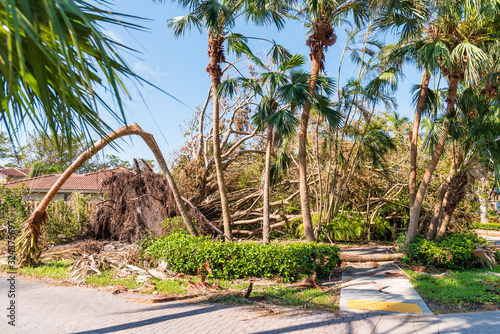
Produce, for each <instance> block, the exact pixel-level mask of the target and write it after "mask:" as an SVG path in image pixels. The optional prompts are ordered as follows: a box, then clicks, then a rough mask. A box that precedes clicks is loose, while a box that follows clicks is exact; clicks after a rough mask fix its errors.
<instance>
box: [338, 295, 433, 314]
mask: <svg viewBox="0 0 500 334" xmlns="http://www.w3.org/2000/svg"><path fill="white" fill-rule="evenodd" d="M347 303H348V304H347V305H348V308H349V309H351V310H370V311H386V312H399V313H414V314H424V313H423V312H422V310H421V309H420V307H418V305H417V304H409V303H391V302H379V301H373V300H357V299H348V300H347Z"/></svg>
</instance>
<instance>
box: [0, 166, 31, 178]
mask: <svg viewBox="0 0 500 334" xmlns="http://www.w3.org/2000/svg"><path fill="white" fill-rule="evenodd" d="M0 174H2V175H5V176H7V177H26V176H28V174H29V169H28V172H27V173H26V172H25V169H19V168H5V169H0Z"/></svg>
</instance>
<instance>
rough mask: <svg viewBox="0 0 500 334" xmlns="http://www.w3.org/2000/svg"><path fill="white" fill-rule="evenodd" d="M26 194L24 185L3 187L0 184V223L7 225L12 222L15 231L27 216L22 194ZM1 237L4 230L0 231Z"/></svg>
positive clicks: (3, 234)
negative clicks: (10, 187)
mask: <svg viewBox="0 0 500 334" xmlns="http://www.w3.org/2000/svg"><path fill="white" fill-rule="evenodd" d="M26 194H27V190H26V188H24V187H16V188H12V189H9V188H5V186H4V185H2V184H0V225H4V226H7V225H8V223H9V222H12V223H13V225H14V227H15V229H16V231H17V233H19V230H20V228H21V225H22V223H23V222H24V220H25V219H26V217H27V216H28V210H27V207H26V202H25V201H24V200H23V196H24V195H26ZM0 233H1V234H0V235H1V237H2V238H3V237H5V232H0Z"/></svg>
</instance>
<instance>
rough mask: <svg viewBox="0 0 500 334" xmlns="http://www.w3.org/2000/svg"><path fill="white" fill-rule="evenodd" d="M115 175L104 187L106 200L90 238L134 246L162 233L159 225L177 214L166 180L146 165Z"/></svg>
mask: <svg viewBox="0 0 500 334" xmlns="http://www.w3.org/2000/svg"><path fill="white" fill-rule="evenodd" d="M134 165H135V166H134V168H133V169H132V170H127V171H123V172H118V173H113V174H112V175H111V176H110V177H109V178H107V179H105V180H103V182H102V183H101V187H102V188H101V191H102V192H104V193H106V195H107V198H106V199H105V200H103V201H101V202H99V203H97V206H96V207H97V210H96V212H95V215H94V217H93V218H92V219H91V222H90V229H89V234H90V236H91V237H93V238H96V239H111V240H120V241H127V242H134V241H136V240H138V239H140V238H141V237H142V236H144V235H146V234H149V233H153V234H159V233H160V232H161V226H160V223H161V222H162V221H163V220H164V219H165V218H170V217H173V216H175V215H176V214H178V212H177V206H176V204H175V200H174V196H173V193H172V190H171V189H170V187H169V185H168V182H167V180H166V179H165V178H164V177H162V176H160V175H158V174H156V173H155V172H153V170H152V169H151V168H150V167H149V166H148V165H147V163H144V162H143V163H142V164H139V163H138V162H137V161H136V160H134Z"/></svg>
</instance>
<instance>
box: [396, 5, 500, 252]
mask: <svg viewBox="0 0 500 334" xmlns="http://www.w3.org/2000/svg"><path fill="white" fill-rule="evenodd" d="M499 9H500V8H499V6H498V4H497V2H496V1H493V0H491V1H480V2H479V1H458V0H445V1H439V2H437V6H436V13H435V14H434V20H433V21H431V22H430V23H429V26H428V29H427V30H428V37H427V38H426V40H424V41H422V42H423V43H424V45H423V46H422V47H421V49H420V50H419V51H418V52H419V53H420V55H421V58H422V59H425V60H424V61H425V62H427V63H435V64H437V66H438V67H439V68H440V69H441V73H442V74H443V75H444V76H445V77H446V78H447V79H448V98H447V106H446V113H445V120H444V124H443V131H442V133H441V136H440V138H439V140H438V142H437V144H436V147H435V149H434V152H433V154H432V157H431V161H430V163H429V166H428V167H427V169H426V171H425V174H424V176H423V178H422V181H421V183H420V186H419V188H418V191H417V193H416V195H415V202H414V205H413V210H412V211H411V212H410V224H409V227H408V234H407V238H406V243H408V242H409V241H410V240H411V239H412V238H414V237H415V236H416V234H417V230H418V226H419V217H420V211H421V209H422V204H423V200H424V196H425V193H426V191H427V187H428V185H429V182H430V180H431V177H432V174H433V173H434V170H435V169H436V166H437V163H438V162H439V159H440V158H441V155H442V153H443V150H444V146H445V143H446V141H447V138H448V131H449V128H450V120H449V118H450V117H452V115H453V110H454V108H455V99H456V94H457V89H458V85H459V82H460V81H462V82H463V83H464V84H465V85H467V86H473V85H475V84H477V83H478V82H479V80H480V78H481V75H482V73H484V72H485V70H486V67H487V64H488V63H489V55H488V54H487V52H485V51H487V50H488V45H489V44H491V43H494V42H496V41H497V34H496V31H498V29H499V26H498V25H499V23H500V19H499V14H500V13H499Z"/></svg>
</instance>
